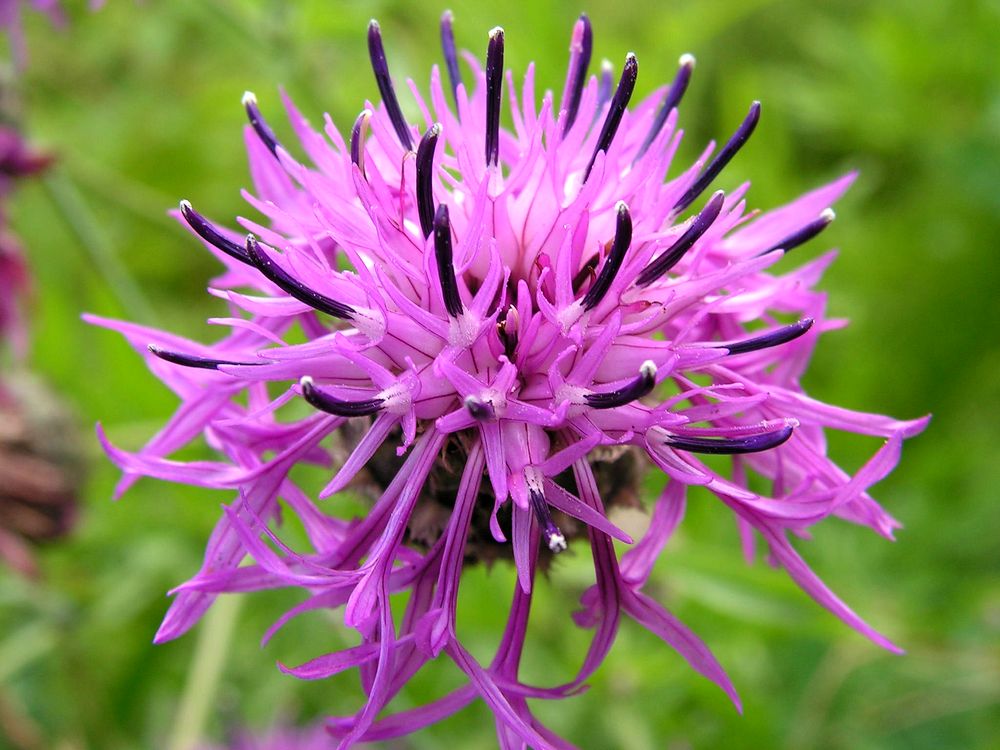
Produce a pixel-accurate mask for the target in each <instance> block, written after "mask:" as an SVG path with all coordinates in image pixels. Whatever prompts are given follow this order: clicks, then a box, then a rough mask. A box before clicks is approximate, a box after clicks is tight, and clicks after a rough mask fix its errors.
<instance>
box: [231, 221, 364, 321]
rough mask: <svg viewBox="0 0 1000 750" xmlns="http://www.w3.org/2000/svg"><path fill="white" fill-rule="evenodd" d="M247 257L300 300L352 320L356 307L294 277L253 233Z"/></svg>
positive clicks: (322, 310) (334, 315) (249, 236)
mask: <svg viewBox="0 0 1000 750" xmlns="http://www.w3.org/2000/svg"><path fill="white" fill-rule="evenodd" d="M247 257H248V258H249V259H250V262H251V263H253V265H254V266H256V267H257V269H258V270H259V271H260V272H261V273H262V274H264V276H266V277H267V279H268V280H269V281H271V282H272V283H274V284H275V285H276V286H278V287H279V288H280V289H281V290H282V291H283V292H285V293H286V294H288V295H290V296H292V297H294V298H295V299H297V300H298V301H299V302H304V303H305V304H307V305H309V306H310V307H313V308H315V309H317V310H319V311H320V312H325V313H326V314H327V315H332V316H333V317H335V318H344V319H345V320H351V318H352V317H353V316H354V309H353V308H352V307H350V306H349V305H345V304H344V303H343V302H337V301H336V300H333V299H330V298H329V297H324V296H323V295H322V294H319V293H318V292H314V291H313V290H312V289H309V288H308V287H307V286H305V285H304V284H303V283H302V282H301V281H299V280H298V279H295V278H292V276H290V275H289V274H288V273H287V272H286V271H285V270H284V269H283V268H281V267H280V266H279V265H278V264H277V263H275V262H274V260H272V259H271V257H270V256H268V255H267V254H266V253H265V252H264V250H263V249H262V248H261V246H260V243H258V242H257V238H256V237H254V236H253V235H252V234H251V235H247Z"/></svg>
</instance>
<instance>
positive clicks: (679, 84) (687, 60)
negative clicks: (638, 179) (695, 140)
mask: <svg viewBox="0 0 1000 750" xmlns="http://www.w3.org/2000/svg"><path fill="white" fill-rule="evenodd" d="M679 62H680V68H678V70H677V75H676V76H675V77H674V82H673V84H671V86H670V91H668V92H667V96H666V98H665V99H664V100H663V104H661V105H660V109H659V111H658V112H657V113H656V118H655V119H654V120H653V125H652V127H651V128H650V129H649V133H647V134H646V140H644V141H643V142H642V146H641V147H640V148H639V153H638V154H636V157H635V158H636V159H638V158H640V157H641V156H642V155H643V154H645V153H646V151H647V150H648V149H649V147H650V146H651V145H653V141H654V140H656V136H658V135H659V134H660V131H661V130H663V125H664V124H665V123H666V121H667V117H668V116H669V115H670V111H671V110H672V109H674V108H675V107H676V106H677V105H678V104H680V103H681V99H682V98H683V97H684V92H685V91H687V87H688V83H690V82H691V73H692V71H693V70H694V57H693V56H692V55H686V54H685V55H681V59H680V61H679Z"/></svg>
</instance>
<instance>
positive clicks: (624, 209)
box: [615, 201, 629, 215]
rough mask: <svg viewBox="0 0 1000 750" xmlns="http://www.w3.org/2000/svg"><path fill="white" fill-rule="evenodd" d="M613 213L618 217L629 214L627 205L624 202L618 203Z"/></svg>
mask: <svg viewBox="0 0 1000 750" xmlns="http://www.w3.org/2000/svg"><path fill="white" fill-rule="evenodd" d="M615 211H616V212H618V214H619V215H623V214H627V213H628V212H629V211H628V203H626V202H625V201H618V202H617V203H616V204H615Z"/></svg>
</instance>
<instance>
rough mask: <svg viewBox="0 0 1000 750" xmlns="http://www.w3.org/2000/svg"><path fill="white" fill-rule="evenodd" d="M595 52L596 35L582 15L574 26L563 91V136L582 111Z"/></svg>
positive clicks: (585, 15) (584, 15) (584, 14)
mask: <svg viewBox="0 0 1000 750" xmlns="http://www.w3.org/2000/svg"><path fill="white" fill-rule="evenodd" d="M593 51H594V33H593V31H592V30H591V28H590V19H589V18H587V14H586V13H581V14H580V18H579V20H578V21H577V22H576V24H575V25H574V26H573V39H572V40H571V41H570V45H569V70H568V71H567V72H566V87H565V88H564V89H563V96H562V104H561V105H560V107H561V109H563V110H564V111H565V112H566V120H565V121H564V122H563V131H562V132H563V135H566V133H568V132H569V129H570V128H571V127H573V123H574V122H576V115H577V112H578V111H579V110H580V99H581V97H582V96H583V86H584V84H585V83H586V82H587V69H588V68H589V67H590V56H591V54H592V53H593Z"/></svg>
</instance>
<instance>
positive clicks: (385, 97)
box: [368, 18, 413, 151]
mask: <svg viewBox="0 0 1000 750" xmlns="http://www.w3.org/2000/svg"><path fill="white" fill-rule="evenodd" d="M368 55H369V57H371V60H372V70H373V71H375V83H377V84H378V91H379V94H381V95H382V102H383V104H385V109H386V112H388V113H389V119H390V120H391V121H392V127H393V128H394V129H395V131H396V137H397V138H399V142H400V143H401V144H402V145H403V148H404V149H406V150H407V151H412V150H413V138H412V137H411V136H410V126H409V125H407V124H406V118H404V117H403V111H402V110H401V109H400V108H399V100H398V99H396V90H395V89H394V88H393V87H392V78H390V77H389V64H388V63H387V62H386V61H385V48H384V47H383V46H382V31H381V29H379V25H378V21H376V20H375V19H374V18H373V19H372V21H371V23H369V24H368Z"/></svg>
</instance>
